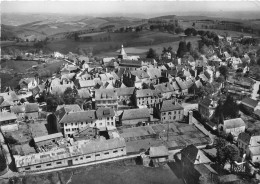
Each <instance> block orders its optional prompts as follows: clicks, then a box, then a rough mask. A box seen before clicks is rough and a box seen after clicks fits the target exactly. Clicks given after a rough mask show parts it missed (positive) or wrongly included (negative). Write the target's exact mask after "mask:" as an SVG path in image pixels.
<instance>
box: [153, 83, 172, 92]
mask: <svg viewBox="0 0 260 184" xmlns="http://www.w3.org/2000/svg"><path fill="white" fill-rule="evenodd" d="M154 88H155V90H157V91H160V92H161V93H167V92H172V91H175V89H174V88H173V86H172V85H171V84H170V83H169V82H166V83H161V84H157V85H154Z"/></svg>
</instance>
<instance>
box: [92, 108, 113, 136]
mask: <svg viewBox="0 0 260 184" xmlns="http://www.w3.org/2000/svg"><path fill="white" fill-rule="evenodd" d="M96 117H97V119H96V122H95V127H96V128H98V129H99V131H105V130H107V129H113V128H115V127H116V117H115V111H114V110H113V109H112V108H104V107H100V108H98V109H97V110H96Z"/></svg>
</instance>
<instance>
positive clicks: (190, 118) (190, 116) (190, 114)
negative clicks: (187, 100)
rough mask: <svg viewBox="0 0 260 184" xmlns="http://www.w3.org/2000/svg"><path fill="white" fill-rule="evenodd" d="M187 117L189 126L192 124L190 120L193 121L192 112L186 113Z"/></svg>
mask: <svg viewBox="0 0 260 184" xmlns="http://www.w3.org/2000/svg"><path fill="white" fill-rule="evenodd" d="M188 115H189V125H191V124H193V122H192V119H193V111H189V112H188Z"/></svg>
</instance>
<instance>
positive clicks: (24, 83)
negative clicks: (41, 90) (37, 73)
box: [19, 78, 38, 91]
mask: <svg viewBox="0 0 260 184" xmlns="http://www.w3.org/2000/svg"><path fill="white" fill-rule="evenodd" d="M37 85H38V81H37V80H36V79H35V78H23V79H21V80H20V81H19V86H20V89H23V90H27V91H29V90H30V89H33V88H35V87H36V86H37Z"/></svg>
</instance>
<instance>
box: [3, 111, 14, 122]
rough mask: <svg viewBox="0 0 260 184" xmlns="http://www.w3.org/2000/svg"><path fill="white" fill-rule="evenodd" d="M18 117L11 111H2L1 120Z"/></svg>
mask: <svg viewBox="0 0 260 184" xmlns="http://www.w3.org/2000/svg"><path fill="white" fill-rule="evenodd" d="M16 119H17V117H16V115H15V114H14V113H10V112H0V122H1V121H7V120H16Z"/></svg>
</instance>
